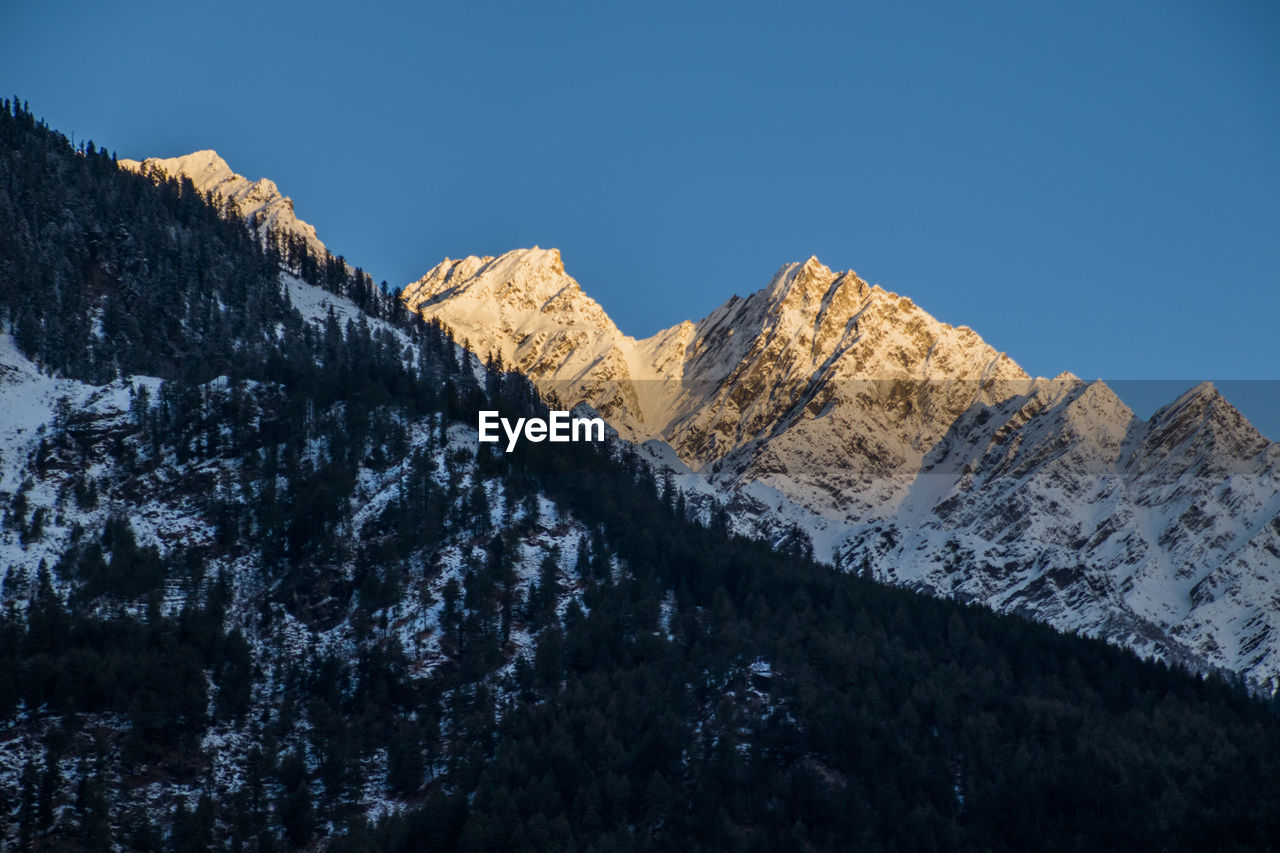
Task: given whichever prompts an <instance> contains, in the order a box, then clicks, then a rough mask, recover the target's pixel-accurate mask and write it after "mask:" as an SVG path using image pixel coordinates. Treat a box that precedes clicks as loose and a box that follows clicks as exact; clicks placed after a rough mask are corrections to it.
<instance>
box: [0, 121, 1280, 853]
mask: <svg viewBox="0 0 1280 853" xmlns="http://www.w3.org/2000/svg"><path fill="white" fill-rule="evenodd" d="M202 162H203V163H204V166H202V168H205V169H207V170H208V171H209V175H210V177H209V182H208V184H207V185H205V186H203V187H201V186H200V185H199V184H198V183H196V182H193V181H192V180H191V179H185V180H184V179H181V178H180V177H174V176H168V175H166V174H165V173H164V171H163V170H162V169H159V168H150V167H147V166H146V165H145V164H125V166H127V167H128V168H120V164H118V163H117V162H116V161H115V158H114V157H112V156H109V155H108V154H107V153H106V152H103V151H99V150H96V149H95V147H94V146H93V145H92V144H86V145H84V146H82V147H81V148H80V149H78V150H73V149H72V147H71V146H70V145H69V144H68V143H67V140H66V139H65V138H64V137H63V136H61V135H60V134H57V133H55V132H53V131H51V130H49V129H48V128H47V127H45V126H44V125H43V124H42V123H40V122H38V121H37V120H36V119H35V118H34V117H33V116H32V114H31V113H30V112H29V111H28V110H27V109H26V108H25V107H21V106H19V105H18V103H17V101H16V99H15V100H14V101H12V102H5V104H4V109H3V110H0V320H2V321H3V323H4V331H3V334H0V403H3V407H4V411H5V415H4V417H3V418H0V506H3V508H4V513H3V529H2V530H0V553H3V555H4V560H5V563H6V565H5V566H4V578H3V586H2V587H0V596H2V602H3V611H2V612H0V735H2V736H0V846H4V847H5V848H6V849H18V850H46V849H60V850H82V849H83V850H175V851H177V850H181V851H187V850H250V849H252V850H286V849H289V850H292V849H329V850H336V851H353V850H391V851H398V850H403V851H410V850H440V849H460V850H526V849H529V850H575V849H576V850H584V851H586V850H597V851H606V850H650V849H663V850H667V849H669V850H682V851H684V850H722V849H734V850H774V849H779V848H782V847H793V846H794V847H800V848H802V849H848V848H849V847H867V848H907V847H910V848H921V849H924V848H944V849H984V850H1023V849H1028V848H1036V849H1064V850H1067V849H1070V850H1076V849H1097V848H1100V847H1101V848H1111V849H1114V848H1129V849H1134V848H1136V849H1205V848H1214V849H1249V848H1260V847H1267V846H1275V845H1276V844H1277V843H1280V812H1278V811H1277V809H1276V808H1275V803H1276V802H1277V801H1278V799H1280V723H1278V720H1277V716H1276V714H1275V710H1274V709H1273V708H1272V707H1270V706H1268V705H1267V704H1265V703H1263V702H1262V701H1260V700H1259V699H1257V698H1256V697H1254V696H1252V695H1250V693H1249V692H1248V691H1247V690H1246V689H1245V687H1244V685H1243V683H1242V682H1241V681H1239V680H1238V679H1237V680H1229V679H1224V678H1221V677H1219V676H1217V675H1209V676H1206V675H1203V674H1201V675H1193V674H1189V673H1188V672H1186V671H1183V670H1181V669H1179V668H1177V667H1170V666H1169V665H1167V664H1166V663H1163V662H1151V661H1143V660H1141V659H1139V658H1138V657H1136V656H1134V655H1132V654H1131V653H1129V652H1127V651H1125V650H1123V649H1120V648H1117V647H1115V646H1114V645H1111V644H1108V643H1104V642H1102V641H1100V640H1096V639H1088V638H1084V637H1079V636H1070V635H1066V634H1062V633H1059V632H1056V631H1054V630H1052V629H1050V628H1049V627H1047V626H1045V625H1043V624H1038V623H1035V622H1032V621H1028V620H1026V619H1023V618H1020V617H1017V616H1012V615H1001V614H998V613H996V612H993V611H992V610H990V609H988V608H985V607H979V606H972V605H964V604H961V603H957V602H955V601H952V600H947V599H944V598H936V597H929V596H923V595H919V594H917V593H914V592H911V591H909V590H905V589H901V588H897V587H894V586H891V585H885V584H881V583H879V582H876V581H875V580H873V579H871V578H868V577H863V576H859V575H858V574H856V573H840V572H833V571H831V569H830V568H829V567H828V566H825V565H822V564H820V563H817V562H815V561H814V560H813V559H812V558H811V555H810V553H809V548H808V547H807V544H806V542H805V541H804V539H803V538H800V537H796V538H792V539H790V540H788V542H789V545H788V546H787V548H786V549H782V550H780V549H778V548H774V547H771V546H770V545H768V544H767V543H765V542H761V541H758V540H756V539H752V538H748V537H745V536H742V535H738V534H737V533H735V532H734V526H735V524H737V523H738V522H737V520H736V519H735V516H734V508H733V506H731V505H721V504H719V503H717V502H716V501H715V500H714V499H713V498H714V496H709V495H708V494H707V493H706V492H700V491H698V490H697V489H695V488H683V487H682V486H681V485H680V484H681V482H682V480H681V478H682V477H687V473H682V472H680V471H679V470H678V469H676V468H674V467H672V466H671V465H666V466H664V465H660V464H655V463H654V462H653V461H652V459H653V458H655V457H654V454H653V453H652V452H651V451H652V448H648V449H646V448H645V447H638V446H637V445H635V444H632V443H631V442H629V441H627V440H626V434H625V433H624V436H623V437H622V438H618V439H614V440H611V441H610V442H608V443H605V444H599V445H597V444H577V445H563V444H547V443H543V444H533V443H529V442H522V443H521V444H520V445H519V446H518V447H517V448H516V449H515V450H514V451H512V452H509V453H507V452H502V450H501V449H500V448H495V447H494V446H493V445H488V444H486V445H481V444H479V443H477V441H476V436H475V415H476V412H477V411H478V410H479V409H481V408H484V409H496V410H499V411H501V412H502V413H503V414H504V415H506V416H511V417H520V416H533V415H545V414H546V411H547V407H546V405H545V402H544V399H543V397H542V396H541V395H540V393H539V390H538V388H537V387H536V384H535V383H533V382H530V381H529V379H527V378H526V377H525V376H523V375H521V374H519V373H516V372H504V371H501V370H498V369H494V368H493V367H492V366H491V367H489V368H486V367H485V365H484V363H483V362H482V358H480V357H477V354H475V353H472V352H468V351H467V350H466V349H464V348H463V347H461V346H459V344H458V343H456V342H455V341H454V340H453V338H452V337H451V336H450V334H449V333H448V330H446V329H445V328H444V326H443V325H441V324H440V323H438V322H437V323H428V322H426V321H424V320H423V319H421V317H420V316H419V313H418V312H417V311H413V310H410V308H409V307H408V306H405V305H404V304H403V303H402V302H401V301H400V300H398V299H396V298H394V297H391V296H388V295H386V294H385V293H384V292H383V291H382V290H380V289H379V288H377V287H376V286H375V285H374V284H373V282H372V281H370V280H369V278H368V277H367V276H366V275H364V274H363V273H362V272H360V271H359V270H358V269H355V268H352V267H351V266H350V265H348V264H347V263H346V262H345V261H344V260H343V259H340V258H335V257H331V256H330V255H329V254H328V252H327V250H325V249H324V247H323V245H322V244H320V243H319V242H318V241H317V240H314V233H313V232H312V233H311V234H310V235H308V234H307V233H306V231H305V230H304V229H303V228H302V226H301V225H300V224H298V222H297V221H296V219H293V218H291V217H292V208H291V206H290V205H284V204H283V203H280V202H279V199H278V198H277V195H278V194H277V195H273V192H274V188H266V187H264V186H262V185H255V184H250V185H249V186H248V189H246V187H245V186H244V185H241V184H239V183H238V182H237V181H236V179H235V178H234V176H233V175H232V177H231V178H228V177H227V175H225V174H222V173H221V172H220V169H219V168H218V165H217V163H214V162H213V160H212V159H210V158H208V157H204V158H202ZM223 165H225V164H223ZM228 171H229V170H228ZM217 175H221V176H220V177H217ZM254 186H257V187H258V189H257V190H254V189H253V187H254ZM268 189H270V190H271V191H268ZM247 208H251V209H247ZM263 210H266V211H267V213H265V214H264V213H262V211H263ZM286 214H288V215H286ZM273 217H274V218H273ZM451 325H452V324H451ZM957 334H959V333H957ZM474 343H475V341H474V340H473V344H474ZM975 346H976V345H975ZM479 355H480V356H485V355H487V352H486V351H485V350H483V349H480V351H479ZM503 359H504V360H505V361H506V362H507V363H515V361H513V360H512V359H511V358H510V357H509V355H508V354H504V355H503ZM494 361H495V362H496V359H495V360H494ZM517 366H519V365H517ZM1005 369H1011V368H1005V367H998V370H1005ZM733 399H734V400H735V405H738V406H739V408H740V409H749V408H750V407H751V406H752V401H751V400H750V399H749V398H748V395H746V394H745V392H743V393H739V394H737V395H735V396H734V397H733ZM650 402H652V403H653V404H654V405H655V406H658V405H659V404H662V405H665V403H663V402H662V401H661V400H651V401H650ZM653 411H657V409H656V408H655V409H653ZM614 416H615V417H617V415H616V414H615V415H614ZM705 423H706V424H707V426H706V429H705V431H704V435H705V436H718V435H719V432H718V429H719V427H718V426H717V425H716V424H718V423H719V422H718V421H715V420H714V419H711V420H708V421H706V422H705ZM691 435H692V433H691ZM717 440H718V439H717ZM691 441H692V442H693V443H692V444H691V445H690V447H694V448H696V447H703V446H707V447H710V446H712V445H713V443H711V442H710V440H709V438H708V439H706V440H704V439H691ZM673 446H674V447H676V448H677V450H678V451H679V452H682V453H685V454H689V453H695V452H697V451H696V450H691V449H683V450H682V449H681V447H680V445H679V444H675V445H673ZM886 559H888V558H887V557H886Z"/></svg>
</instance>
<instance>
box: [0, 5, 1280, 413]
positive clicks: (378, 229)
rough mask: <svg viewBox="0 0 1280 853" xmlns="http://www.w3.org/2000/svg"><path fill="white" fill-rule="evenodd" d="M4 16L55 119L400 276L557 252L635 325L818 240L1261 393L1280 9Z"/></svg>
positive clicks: (1163, 371)
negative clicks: (200, 163)
mask: <svg viewBox="0 0 1280 853" xmlns="http://www.w3.org/2000/svg"><path fill="white" fill-rule="evenodd" d="M15 5H16V4H15ZM538 6H542V8H535V7H538ZM5 17H6V30H7V32H6V37H5V40H4V41H5V45H4V50H3V53H2V54H0V86H2V87H4V88H5V89H6V90H8V91H9V92H17V93H18V94H20V95H21V96H22V97H23V98H26V99H29V100H30V102H31V106H32V108H33V109H34V110H35V111H36V112H37V113H38V114H40V115H43V116H44V117H45V118H46V119H47V120H48V121H49V123H50V124H51V125H52V126H54V127H56V128H58V129H60V130H62V131H64V132H71V131H74V132H75V133H76V136H77V138H79V139H83V138H85V137H91V138H92V139H94V141H95V142H96V143H98V144H100V145H106V146H107V147H108V148H111V149H114V150H116V151H118V152H119V154H120V155H121V156H129V157H145V156H153V155H154V156H173V155H176V154H182V153H187V152H189V151H192V150H195V149H199V148H215V149H217V150H218V151H219V152H220V153H222V154H223V156H224V157H226V159H227V160H228V161H229V162H230V163H231V165H232V167H233V168H235V169H236V170H237V171H239V172H241V173H242V174H245V175H247V176H249V177H253V178H256V177H263V176H265V177H270V178H273V179H274V180H275V181H276V182H277V183H278V184H279V185H280V187H281V189H282V190H283V191H284V192H285V193H286V194H288V195H291V196H292V197H293V198H294V199H295V202H296V206H297V210H298V213H299V215H301V216H302V217H303V218H304V219H307V220H308V221H310V222H312V223H313V224H314V225H315V226H316V227H317V229H318V231H319V233H320V236H321V239H323V240H325V241H326V242H327V243H328V245H329V246H330V248H331V249H332V250H334V251H336V252H341V253H343V254H345V255H346V256H347V258H348V259H349V260H350V261H352V262H353V263H357V264H360V265H362V266H364V267H365V268H366V269H367V270H369V271H370V272H371V273H372V274H373V275H374V276H375V277H377V278H379V279H386V280H387V281H388V282H389V283H391V284H392V285H394V286H397V287H398V286H400V285H402V284H404V283H406V282H408V281H410V280H412V279H414V278H416V277H418V276H419V275H421V274H422V273H423V272H425V271H426V270H427V269H428V268H429V267H431V266H432V265H434V264H435V263H436V262H437V261H439V260H440V259H441V258H443V257H444V256H446V255H447V256H451V257H459V256H462V255H466V254H498V253H500V252H503V251H506V250H508V249H512V248H517V247H522V246H529V245H533V244H539V245H542V246H556V247H558V248H560V249H561V250H562V252H563V253H564V257H565V262H566V264H567V266H568V270H569V272H570V273H571V274H573V275H574V276H575V277H576V278H578V280H579V281H580V282H581V283H582V285H583V287H584V288H585V289H586V290H587V292H588V293H590V294H591V295H592V296H594V297H596V298H597V299H598V300H599V301H600V302H601V303H602V304H603V305H604V307H605V308H606V310H608V311H609V313H610V314H611V315H612V316H613V317H614V319H615V320H616V321H617V322H618V324H619V325H620V326H621V327H622V328H623V330H624V331H627V332H629V333H631V334H635V335H646V334H649V333H651V332H653V331H654V330H656V329H658V328H660V327H663V326H667V325H670V324H672V323H675V322H678V321H679V320H682V319H685V318H695V319H696V318H698V317H701V316H703V315H704V314H706V313H707V312H708V311H709V310H711V309H712V308H714V307H715V306H716V305H718V304H720V303H721V302H723V301H724V300H725V299H726V298H728V297H729V296H730V295H731V294H733V293H738V294H745V293H748V292H751V291H753V290H755V289H757V288H759V287H761V286H763V285H764V284H765V283H766V282H767V280H768V279H769V277H770V276H771V274H772V273H773V272H774V271H775V270H776V269H777V268H778V267H779V266H780V265H782V264H783V263H785V262H787V261H792V260H802V259H804V258H806V257H808V256H809V255H811V254H815V255H817V256H818V257H819V258H820V259H821V260H822V261H824V262H825V263H827V264H828V265H829V266H831V267H833V268H838V269H848V268H851V269H856V270H857V271H858V272H859V273H860V274H861V275H862V276H863V277H864V278H867V279H868V280H870V281H872V282H876V283H880V284H882V285H883V286H885V287H887V288H888V289H890V290H895V291H898V292H900V293H905V294H907V295H910V296H911V297H912V298H913V299H915V301H916V302H917V303H919V304H920V305H922V306H923V307H925V308H926V309H927V310H929V311H930V312H931V313H933V314H934V315H935V316H937V317H939V318H940V319H943V320H945V321H948V322H951V323H955V324H959V323H964V324H967V325H970V326H972V327H973V328H975V329H976V330H977V331H978V332H979V333H980V334H981V335H983V337H984V338H986V339H987V340H988V341H989V342H990V343H992V344H993V345H994V346H996V347H997V348H999V349H1002V350H1005V351H1007V352H1008V353H1009V354H1010V355H1011V356H1012V357H1013V358H1014V359H1015V360H1017V361H1018V362H1019V363H1021V364H1022V365H1023V366H1024V367H1026V368H1027V369H1028V370H1029V371H1031V372H1033V373H1036V374H1043V375H1053V374H1056V373H1058V372H1059V371H1061V370H1070V371H1072V372H1074V373H1076V374H1079V375H1081V376H1083V377H1085V378H1094V377H1104V378H1121V379H1175V380H1188V381H1189V380H1195V379H1201V378H1214V379H1280V334H1277V323H1278V321H1280V5H1278V4H1276V3H1273V2H1247V0H1240V2H1231V0H1227V2H1208V0H1206V2H1200V3H1184V2H1176V1H1175V0H1162V2H1121V3H1116V2H1069V3H1060V4H1051V3H1038V2H1037V3H1024V2H1018V3H1012V2H1011V3H1000V4H993V3H950V2H948V3H937V4H924V5H906V4H887V3H886V4H880V5H875V6H872V5H868V4H855V3H830V4H805V5H803V6H797V5H784V4H754V3H739V4H729V3H720V4H707V3H696V2H685V3H672V4H667V3H657V2H647V3H632V4H626V5H625V6H624V5H622V4H612V3H580V4H549V5H545V6H543V4H533V3H484V2H468V3H450V4H434V3H412V4H404V5H395V4H381V3H356V4H352V3H341V4H337V3H326V2H308V3H293V2H280V3H278V2H254V3H222V4H170V3H164V4H161V3H130V2H125V3H119V4H100V3H84V2H73V3H61V4H46V3H24V4H21V5H20V6H17V7H16V8H11V9H9V10H7V13H6V16H5ZM1271 387H1272V388H1277V387H1280V386H1271ZM1253 393H1254V395H1255V396H1257V395H1258V394H1263V395H1264V396H1265V393H1267V392H1265V391H1260V390H1259V389H1257V388H1255V389H1254V392H1253ZM1143 408H1147V407H1146V406H1143ZM1251 408H1252V407H1251ZM1144 413H1145V412H1144ZM1255 419H1256V418H1255ZM1260 425H1261V424H1260ZM1266 427H1267V431H1268V432H1269V433H1271V434H1273V435H1277V436H1278V437H1280V421H1277V424H1275V425H1273V424H1270V423H1268V424H1266Z"/></svg>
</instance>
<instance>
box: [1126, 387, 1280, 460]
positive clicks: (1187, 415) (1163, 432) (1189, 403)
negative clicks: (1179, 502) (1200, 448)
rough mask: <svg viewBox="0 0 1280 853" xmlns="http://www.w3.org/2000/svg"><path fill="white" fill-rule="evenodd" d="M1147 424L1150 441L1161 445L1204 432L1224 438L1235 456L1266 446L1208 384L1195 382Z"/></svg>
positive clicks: (1227, 402) (1256, 431)
mask: <svg viewBox="0 0 1280 853" xmlns="http://www.w3.org/2000/svg"><path fill="white" fill-rule="evenodd" d="M1150 424H1151V430H1152V436H1153V438H1155V439H1156V440H1158V441H1160V442H1162V443H1169V444H1179V443H1181V442H1182V441H1184V440H1186V439H1187V438H1188V437H1189V436H1191V435H1194V434H1197V433H1201V432H1207V434H1208V435H1210V436H1212V437H1213V438H1212V440H1215V441H1217V440H1220V439H1221V438H1225V439H1226V440H1227V442H1228V445H1229V446H1230V447H1231V452H1232V454H1233V455H1236V456H1245V455H1250V454H1252V453H1255V452H1257V451H1258V450H1261V449H1263V448H1265V447H1266V446H1267V445H1269V444H1270V442H1269V441H1268V440H1267V438H1266V437H1265V436H1263V435H1262V433H1260V432H1258V430H1257V428H1256V427H1255V426H1254V425H1253V424H1251V423H1250V422H1249V420H1248V418H1246V417H1245V416H1244V415H1242V414H1241V413H1240V410H1239V409H1237V408H1236V407H1235V406H1233V405H1232V404H1231V402H1230V401H1228V400H1227V398H1226V397H1223V396H1222V394H1221V393H1220V392H1219V391H1218V389H1217V387H1216V386H1215V385H1214V384H1213V383H1212V382H1209V381H1204V382H1200V383H1197V384H1196V385H1195V386H1193V387H1192V388H1190V389H1188V390H1187V391H1186V392H1184V393H1183V394H1182V395H1181V396H1179V397H1178V399H1176V400H1174V401H1173V402H1172V403H1170V404H1169V405H1167V406H1164V407H1162V408H1160V409H1158V410H1157V411H1156V413H1155V414H1153V415H1152V416H1151V420H1150Z"/></svg>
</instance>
